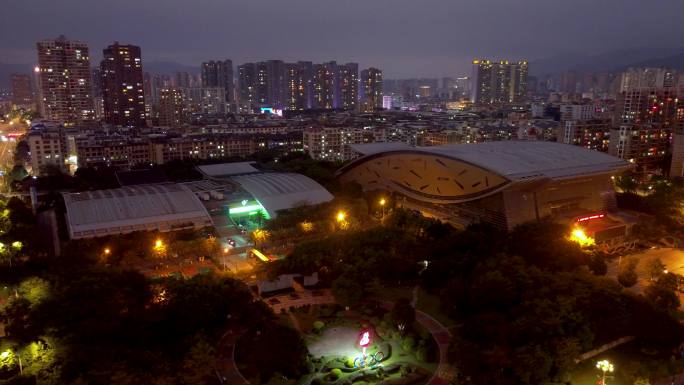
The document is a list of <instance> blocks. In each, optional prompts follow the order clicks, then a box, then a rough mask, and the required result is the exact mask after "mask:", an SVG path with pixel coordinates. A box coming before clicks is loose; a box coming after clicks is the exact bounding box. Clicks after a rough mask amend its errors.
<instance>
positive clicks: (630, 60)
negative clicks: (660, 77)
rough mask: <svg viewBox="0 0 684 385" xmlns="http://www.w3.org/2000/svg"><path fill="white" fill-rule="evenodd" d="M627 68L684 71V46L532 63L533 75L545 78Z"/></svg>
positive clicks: (565, 56) (559, 57)
mask: <svg viewBox="0 0 684 385" xmlns="http://www.w3.org/2000/svg"><path fill="white" fill-rule="evenodd" d="M628 67H670V68H674V69H680V70H684V47H681V48H678V49H670V48H667V49H666V48H650V47H649V48H632V49H622V50H617V51H612V52H606V53H602V54H599V55H582V54H576V53H567V54H559V55H554V56H551V57H548V58H543V59H538V60H533V61H531V62H530V73H531V74H532V75H534V76H544V75H551V74H557V73H560V72H564V71H578V72H594V71H596V72H601V71H606V72H614V71H622V70H624V69H626V68H628Z"/></svg>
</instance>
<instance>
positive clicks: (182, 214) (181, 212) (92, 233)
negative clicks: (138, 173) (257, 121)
mask: <svg viewBox="0 0 684 385" xmlns="http://www.w3.org/2000/svg"><path fill="white" fill-rule="evenodd" d="M62 195H63V197H64V203H65V204H66V215H67V225H68V228H69V235H70V236H71V238H72V239H79V238H93V237H98V236H105V235H111V234H123V233H130V232H133V231H144V230H158V231H172V230H180V229H184V228H202V227H205V226H211V225H212V221H211V218H210V217H209V214H208V213H207V210H206V209H205V208H204V206H203V205H202V203H201V202H200V201H199V199H198V198H197V197H196V196H195V194H193V193H192V192H191V191H190V189H188V188H187V187H185V186H182V185H178V184H158V185H138V186H129V187H123V188H118V189H111V190H97V191H86V192H79V193H63V194H62Z"/></svg>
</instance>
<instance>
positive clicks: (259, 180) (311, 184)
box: [230, 173, 333, 218]
mask: <svg viewBox="0 0 684 385" xmlns="http://www.w3.org/2000/svg"><path fill="white" fill-rule="evenodd" d="M230 179H231V180H232V181H233V182H235V183H237V184H239V185H240V187H242V188H243V189H244V190H246V191H247V192H248V193H250V194H251V195H252V196H253V197H254V198H255V199H256V200H258V201H259V203H261V206H263V207H264V209H266V211H267V212H268V215H269V216H270V217H272V218H273V217H275V216H276V215H277V214H276V213H277V211H278V210H284V209H290V208H293V207H297V206H301V205H316V204H319V203H323V202H328V201H331V200H332V199H333V196H332V194H330V193H329V192H328V190H326V189H325V188H324V187H323V186H321V185H320V184H318V183H317V182H316V181H314V180H313V179H311V178H309V177H307V176H304V175H301V174H293V173H257V174H246V175H237V176H233V177H231V178H230Z"/></svg>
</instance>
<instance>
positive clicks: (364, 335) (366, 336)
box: [359, 331, 371, 348]
mask: <svg viewBox="0 0 684 385" xmlns="http://www.w3.org/2000/svg"><path fill="white" fill-rule="evenodd" d="M370 340H371V338H370V332H369V331H363V332H361V335H359V346H361V347H362V348H365V347H367V346H368V345H370Z"/></svg>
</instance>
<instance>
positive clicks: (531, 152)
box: [352, 140, 631, 180]
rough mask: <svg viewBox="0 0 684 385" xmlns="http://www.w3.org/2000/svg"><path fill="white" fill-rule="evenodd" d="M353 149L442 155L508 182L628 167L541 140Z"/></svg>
mask: <svg viewBox="0 0 684 385" xmlns="http://www.w3.org/2000/svg"><path fill="white" fill-rule="evenodd" d="M352 148H353V149H354V151H356V152H358V153H360V154H363V155H365V156H370V155H376V154H380V153H385V152H407V151H408V152H419V153H431V154H437V155H443V156H445V157H449V158H453V159H458V160H461V161H464V162H467V163H471V164H473V165H476V166H479V167H482V168H484V169H487V170H490V171H492V172H495V173H497V174H499V175H501V176H504V177H506V178H508V179H509V180H521V179H528V178H535V177H547V178H552V179H562V178H568V177H573V176H578V175H590V174H599V173H606V172H614V171H618V170H621V169H627V168H629V167H631V165H630V163H628V162H626V161H624V160H621V159H619V158H616V157H614V156H611V155H608V154H605V153H602V152H598V151H593V150H588V149H585V148H582V147H579V146H573V145H569V144H561V143H554V142H544V141H522V140H512V141H496V142H485V143H476V144H449V145H443V146H433V147H412V146H409V145H407V144H401V143H371V144H356V145H352Z"/></svg>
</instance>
